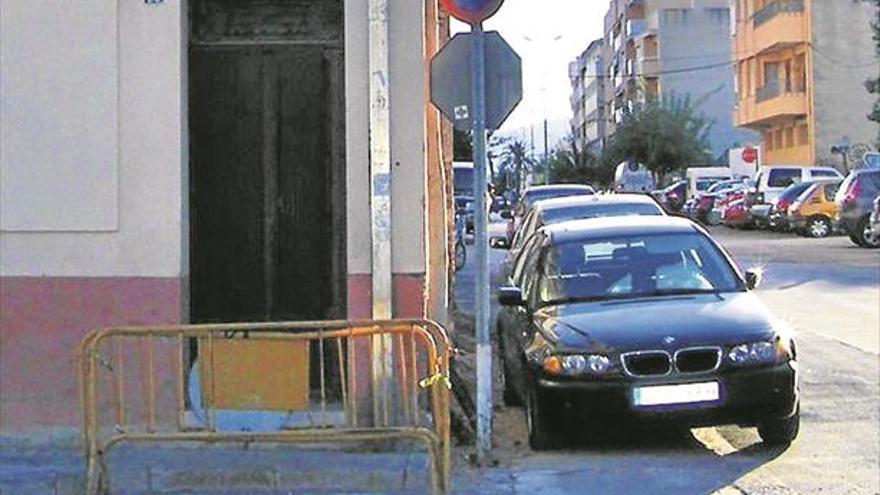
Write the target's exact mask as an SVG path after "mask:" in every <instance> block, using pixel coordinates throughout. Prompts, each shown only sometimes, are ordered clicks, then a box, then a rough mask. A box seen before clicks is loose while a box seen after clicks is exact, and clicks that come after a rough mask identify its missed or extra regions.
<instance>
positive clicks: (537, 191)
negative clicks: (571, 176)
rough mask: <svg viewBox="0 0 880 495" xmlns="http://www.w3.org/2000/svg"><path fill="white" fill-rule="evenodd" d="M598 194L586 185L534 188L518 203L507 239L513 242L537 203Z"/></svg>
mask: <svg viewBox="0 0 880 495" xmlns="http://www.w3.org/2000/svg"><path fill="white" fill-rule="evenodd" d="M593 194H596V190H595V189H593V188H592V187H590V186H587V185H584V184H548V185H543V186H532V187H530V188H528V189H526V192H525V193H523V195H522V196H521V197H520V198H519V201H517V202H516V206H515V207H514V208H513V217H512V218H509V219H508V220H509V221H508V222H507V239H508V241H510V242H513V235H514V234H515V233H516V229H518V228H519V225H520V223H521V222H522V219H523V217H524V216H525V214H526V213H528V212H529V209H531V207H532V204H534V203H535V201H542V200H545V199H552V198H564V197H566V196H590V195H593Z"/></svg>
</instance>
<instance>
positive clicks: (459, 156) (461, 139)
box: [452, 129, 474, 162]
mask: <svg viewBox="0 0 880 495" xmlns="http://www.w3.org/2000/svg"><path fill="white" fill-rule="evenodd" d="M473 156H474V148H473V144H472V141H471V132H470V131H461V130H458V129H453V130H452V158H453V160H455V161H457V162H469V161H471V160H473Z"/></svg>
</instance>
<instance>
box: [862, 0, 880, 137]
mask: <svg viewBox="0 0 880 495" xmlns="http://www.w3.org/2000/svg"><path fill="white" fill-rule="evenodd" d="M865 1H867V2H869V3H873V4H874V5H875V6H876V7H877V10H876V12H875V16H874V20H873V21H871V27H872V28H874V42H875V43H876V44H877V47H876V50H877V56H878V57H880V0H865ZM865 86H866V87H867V88H868V92H869V93H871V94H874V95H877V101H876V102H874V108H873V110H872V112H871V113H870V114H869V115H868V119H870V120H872V121H874V122H877V123H878V124H880V75H878V77H877V78H874V79H869V80H868V81H867V82H866V83H865ZM877 146H880V132H878V134H877Z"/></svg>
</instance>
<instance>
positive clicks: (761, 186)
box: [755, 165, 843, 205]
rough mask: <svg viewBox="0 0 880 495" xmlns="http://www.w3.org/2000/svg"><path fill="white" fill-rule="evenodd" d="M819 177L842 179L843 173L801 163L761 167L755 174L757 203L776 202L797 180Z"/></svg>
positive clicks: (806, 180) (809, 179) (816, 178)
mask: <svg viewBox="0 0 880 495" xmlns="http://www.w3.org/2000/svg"><path fill="white" fill-rule="evenodd" d="M819 179H841V180H843V174H841V173H840V172H838V171H837V169H835V168H832V167H806V166H801V165H771V166H767V167H761V168H760V169H759V170H758V173H757V175H755V185H756V187H757V192H758V197H757V201H756V203H763V204H767V205H770V204H776V200H777V199H779V195H780V194H781V193H782V191H784V190H785V188H786V187H788V186H790V185H792V184H794V183H797V182H812V181H816V180H819Z"/></svg>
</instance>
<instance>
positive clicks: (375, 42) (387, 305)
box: [356, 0, 392, 423]
mask: <svg viewBox="0 0 880 495" xmlns="http://www.w3.org/2000/svg"><path fill="white" fill-rule="evenodd" d="M369 9H370V10H369V26H370V38H369V43H370V58H369V68H370V83H369V84H370V133H369V134H370V213H371V214H370V219H371V225H370V227H371V228H370V233H371V236H372V267H371V268H372V289H373V319H377V320H385V319H390V318H391V131H390V129H391V127H390V126H391V124H390V121H391V110H390V108H389V90H388V0H370V5H369ZM383 339H384V340H385V341H384V342H383ZM371 347H372V352H371V357H372V378H373V380H372V387H373V391H372V392H373V393H372V395H373V416H374V418H373V420H374V421H375V422H376V423H378V422H379V401H378V400H377V399H378V398H380V397H381V398H384V397H386V394H387V392H388V383H387V376H386V371H387V370H390V369H391V362H390V360H391V352H390V351H391V349H392V347H391V341H390V340H389V339H387V338H386V337H383V336H378V335H377V336H373V337H372V345H371ZM356 413H357V412H356Z"/></svg>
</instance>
